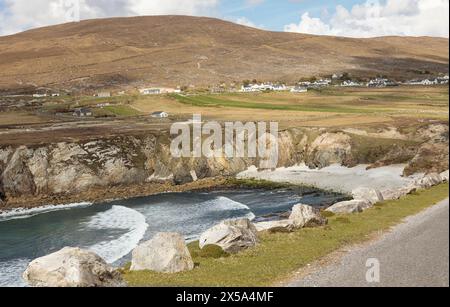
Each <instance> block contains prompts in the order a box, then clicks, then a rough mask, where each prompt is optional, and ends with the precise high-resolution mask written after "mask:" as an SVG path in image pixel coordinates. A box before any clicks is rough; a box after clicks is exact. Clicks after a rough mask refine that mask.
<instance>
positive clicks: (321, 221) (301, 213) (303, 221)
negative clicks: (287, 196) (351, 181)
mask: <svg viewBox="0 0 450 307" xmlns="http://www.w3.org/2000/svg"><path fill="white" fill-rule="evenodd" d="M289 220H291V221H292V223H293V224H294V227H295V228H297V229H300V228H304V227H317V226H323V225H325V224H327V222H328V220H327V219H326V218H324V217H323V216H322V215H321V214H320V211H319V210H318V209H315V208H313V207H311V206H307V205H302V204H299V205H295V206H294V207H293V208H292V213H291V216H290V217H289Z"/></svg>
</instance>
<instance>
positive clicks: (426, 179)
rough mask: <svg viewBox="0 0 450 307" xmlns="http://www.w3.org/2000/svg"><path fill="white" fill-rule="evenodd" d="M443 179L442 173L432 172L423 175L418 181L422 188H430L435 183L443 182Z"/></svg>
mask: <svg viewBox="0 0 450 307" xmlns="http://www.w3.org/2000/svg"><path fill="white" fill-rule="evenodd" d="M442 181H443V180H442V177H441V175H439V174H438V173H431V174H428V175H425V176H423V178H422V179H420V180H419V181H418V182H417V186H418V187H420V188H422V189H428V188H431V187H434V186H435V185H438V184H441V183H442Z"/></svg>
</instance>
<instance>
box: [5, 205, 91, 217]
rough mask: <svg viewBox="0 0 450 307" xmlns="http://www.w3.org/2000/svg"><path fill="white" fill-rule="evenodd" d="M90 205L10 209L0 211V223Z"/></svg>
mask: <svg viewBox="0 0 450 307" xmlns="http://www.w3.org/2000/svg"><path fill="white" fill-rule="evenodd" d="M91 205H92V203H89V202H82V203H74V204H68V205H48V206H42V207H37V208H31V209H26V208H17V209H12V210H8V211H0V222H1V221H8V220H15V219H26V218H30V217H33V216H36V215H38V214H44V213H49V212H54V211H60V210H70V209H74V208H85V207H89V206H91Z"/></svg>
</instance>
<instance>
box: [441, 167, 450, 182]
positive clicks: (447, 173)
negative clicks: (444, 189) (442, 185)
mask: <svg viewBox="0 0 450 307" xmlns="http://www.w3.org/2000/svg"><path fill="white" fill-rule="evenodd" d="M440 176H441V179H442V181H443V182H448V176H449V170H446V171H445V172H442V173H441V174H440Z"/></svg>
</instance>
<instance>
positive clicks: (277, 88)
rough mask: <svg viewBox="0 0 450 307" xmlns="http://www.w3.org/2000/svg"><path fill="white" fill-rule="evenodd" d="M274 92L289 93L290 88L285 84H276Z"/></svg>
mask: <svg viewBox="0 0 450 307" xmlns="http://www.w3.org/2000/svg"><path fill="white" fill-rule="evenodd" d="M273 90H274V91H279V92H282V91H287V90H288V88H287V87H286V85H284V84H276V85H274V86H273Z"/></svg>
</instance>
